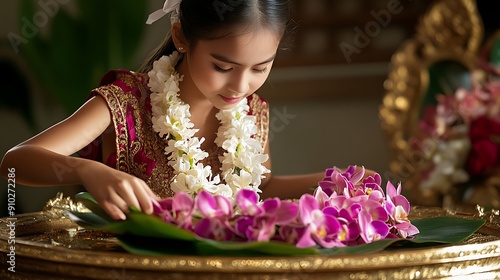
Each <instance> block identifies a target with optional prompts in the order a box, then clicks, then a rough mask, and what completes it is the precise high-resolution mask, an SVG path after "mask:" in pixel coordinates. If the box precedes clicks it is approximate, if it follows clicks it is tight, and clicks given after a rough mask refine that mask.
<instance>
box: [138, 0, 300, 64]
mask: <svg viewBox="0 0 500 280" xmlns="http://www.w3.org/2000/svg"><path fill="white" fill-rule="evenodd" d="M290 9H291V7H290V0H182V2H181V4H180V7H179V20H180V23H181V29H182V32H183V36H184V38H185V39H186V40H187V41H188V42H189V43H190V44H191V45H190V46H191V47H194V46H195V45H196V42H197V41H199V40H215V39H220V38H225V37H228V36H237V35H240V34H242V33H244V32H246V31H251V30H254V29H255V28H261V27H265V28H270V29H271V30H272V31H273V32H275V34H276V36H278V37H280V39H281V40H280V41H281V43H282V44H281V45H280V48H281V49H283V48H285V46H284V45H283V42H285V40H283V37H284V36H285V35H286V34H287V33H288V32H287V31H288V29H289V28H290V21H291V19H290V18H291V10H290ZM175 50H176V49H175V45H174V42H173V40H172V36H171V34H168V36H167V37H166V39H165V40H164V41H163V43H162V44H161V45H160V46H159V47H158V48H157V49H156V50H155V51H153V53H152V55H151V56H150V57H149V58H148V59H146V60H145V61H144V63H143V65H142V66H141V67H140V69H139V72H141V73H147V72H148V71H150V70H151V69H152V65H153V62H154V61H155V60H158V59H159V58H160V57H161V56H163V55H169V54H171V53H172V52H173V51H175Z"/></svg>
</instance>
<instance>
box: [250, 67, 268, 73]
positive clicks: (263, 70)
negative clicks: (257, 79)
mask: <svg viewBox="0 0 500 280" xmlns="http://www.w3.org/2000/svg"><path fill="white" fill-rule="evenodd" d="M253 71H255V72H257V73H260V74H264V73H266V72H267V67H266V68H264V69H253Z"/></svg>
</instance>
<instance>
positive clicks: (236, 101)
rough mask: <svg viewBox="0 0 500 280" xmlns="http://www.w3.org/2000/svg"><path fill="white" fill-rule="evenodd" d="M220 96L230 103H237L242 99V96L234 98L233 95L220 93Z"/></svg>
mask: <svg viewBox="0 0 500 280" xmlns="http://www.w3.org/2000/svg"><path fill="white" fill-rule="evenodd" d="M220 98H222V100H224V102H226V103H228V104H236V103H238V102H239V101H240V100H241V97H237V98H232V97H225V96H224V95H220Z"/></svg>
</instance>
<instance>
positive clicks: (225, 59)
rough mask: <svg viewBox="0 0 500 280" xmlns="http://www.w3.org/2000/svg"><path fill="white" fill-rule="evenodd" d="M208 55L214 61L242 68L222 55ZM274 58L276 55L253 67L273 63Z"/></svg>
mask: <svg viewBox="0 0 500 280" xmlns="http://www.w3.org/2000/svg"><path fill="white" fill-rule="evenodd" d="M210 55H211V56H212V57H213V58H215V59H217V60H219V61H222V62H225V63H230V64H235V65H238V66H242V65H241V63H238V62H234V61H232V60H230V59H229V58H227V57H225V56H223V55H218V54H214V53H211V54H210ZM275 57H276V54H274V55H273V56H271V57H270V58H268V59H266V60H264V61H262V62H260V63H257V64H255V65H254V66H256V65H262V64H266V63H269V62H271V61H273V60H274V58H275Z"/></svg>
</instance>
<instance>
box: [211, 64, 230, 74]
mask: <svg viewBox="0 0 500 280" xmlns="http://www.w3.org/2000/svg"><path fill="white" fill-rule="evenodd" d="M214 69H215V71H217V72H221V73H227V72H229V71H231V70H232V68H228V69H224V68H221V67H219V66H217V65H216V64H214Z"/></svg>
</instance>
